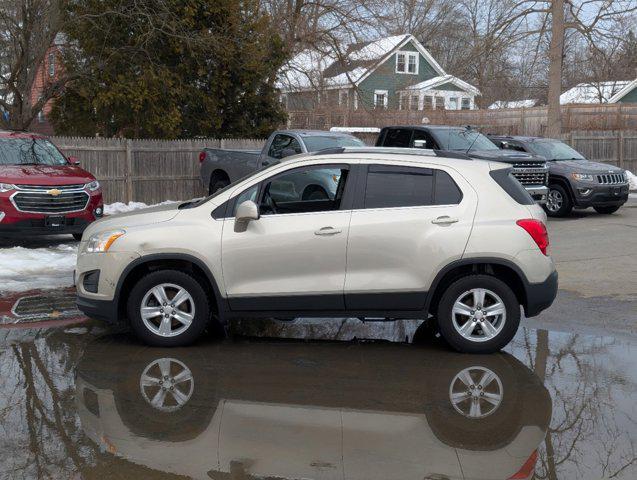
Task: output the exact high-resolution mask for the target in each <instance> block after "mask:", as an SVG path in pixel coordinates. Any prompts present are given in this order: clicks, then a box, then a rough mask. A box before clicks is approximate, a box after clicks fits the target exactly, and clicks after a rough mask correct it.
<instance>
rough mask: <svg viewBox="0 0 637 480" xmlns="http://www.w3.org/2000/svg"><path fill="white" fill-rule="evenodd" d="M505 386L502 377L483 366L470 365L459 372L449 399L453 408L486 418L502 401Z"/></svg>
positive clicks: (464, 413)
mask: <svg viewBox="0 0 637 480" xmlns="http://www.w3.org/2000/svg"><path fill="white" fill-rule="evenodd" d="M503 397H504V388H503V387H502V382H501V381H500V378H499V377H498V376H497V375H496V374H495V373H494V372H493V371H491V370H489V369H488V368H485V367H481V366H473V367H468V368H465V369H464V370H462V371H461V372H459V373H458V374H457V375H456V376H455V377H454V378H453V380H452V381H451V385H450V386H449V400H450V401H451V405H452V406H453V408H454V409H455V410H456V411H457V412H458V413H460V414H461V415H463V416H465V417H468V418H474V419H478V418H484V417H487V416H489V415H491V414H492V413H493V412H495V411H496V410H497V409H498V408H499V407H500V404H501V403H502V399H503Z"/></svg>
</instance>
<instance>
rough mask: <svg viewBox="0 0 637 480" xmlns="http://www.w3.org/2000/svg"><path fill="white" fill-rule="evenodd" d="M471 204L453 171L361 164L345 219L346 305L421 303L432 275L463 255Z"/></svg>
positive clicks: (471, 194)
mask: <svg viewBox="0 0 637 480" xmlns="http://www.w3.org/2000/svg"><path fill="white" fill-rule="evenodd" d="M361 167H363V166H361ZM476 205H477V203H476V194H475V191H474V190H473V188H471V186H470V185H469V184H468V183H467V182H466V181H465V180H464V179H463V178H462V176H461V175H459V174H458V173H457V172H456V171H455V170H452V169H449V168H446V167H436V168H434V167H424V166H423V167H421V166H405V165H403V166H398V165H383V164H370V165H368V166H367V173H366V176H365V178H364V179H361V181H360V182H359V188H358V189H357V195H356V203H355V209H354V210H353V213H352V219H351V222H350V234H349V241H348V250H347V275H346V279H345V304H346V307H347V309H348V310H354V311H369V310H382V311H389V310H420V309H422V308H423V307H424V303H425V299H426V297H427V292H428V290H429V287H430V284H431V282H432V281H433V278H434V277H435V274H436V273H437V272H438V271H439V270H440V269H441V268H442V267H443V266H444V265H446V264H448V263H450V262H452V261H453V260H457V259H459V258H461V257H462V254H463V252H464V249H465V246H466V244H467V241H468V238H469V233H470V231H471V226H472V224H473V217H474V215H475V209H476Z"/></svg>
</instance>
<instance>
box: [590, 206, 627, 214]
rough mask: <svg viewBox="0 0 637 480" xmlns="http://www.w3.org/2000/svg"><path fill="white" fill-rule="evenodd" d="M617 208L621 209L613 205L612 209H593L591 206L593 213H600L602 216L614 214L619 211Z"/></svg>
mask: <svg viewBox="0 0 637 480" xmlns="http://www.w3.org/2000/svg"><path fill="white" fill-rule="evenodd" d="M619 207H621V205H615V206H612V207H601V206H600V207H595V206H593V208H594V209H595V211H596V212H597V213H601V214H602V215H610V214H611V213H615V212H616V211H617V210H619Z"/></svg>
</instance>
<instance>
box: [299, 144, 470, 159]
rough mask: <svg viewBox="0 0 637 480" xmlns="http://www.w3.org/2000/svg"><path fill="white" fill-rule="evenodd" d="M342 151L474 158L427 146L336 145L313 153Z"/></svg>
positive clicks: (322, 153)
mask: <svg viewBox="0 0 637 480" xmlns="http://www.w3.org/2000/svg"><path fill="white" fill-rule="evenodd" d="M341 153H390V154H398V155H415V156H421V157H445V158H458V159H461V160H472V158H471V157H470V156H469V155H467V154H465V153H462V152H453V151H449V150H432V149H426V148H398V147H334V148H324V149H323V150H318V151H316V152H312V153H311V155H337V154H341Z"/></svg>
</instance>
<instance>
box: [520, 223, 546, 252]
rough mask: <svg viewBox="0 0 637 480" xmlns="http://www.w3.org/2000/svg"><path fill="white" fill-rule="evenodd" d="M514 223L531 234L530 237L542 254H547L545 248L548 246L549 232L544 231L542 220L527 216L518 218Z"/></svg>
mask: <svg viewBox="0 0 637 480" xmlns="http://www.w3.org/2000/svg"><path fill="white" fill-rule="evenodd" d="M515 223H517V224H518V225H519V226H520V227H522V228H523V229H524V230H526V233H528V234H529V235H531V238H532V239H533V241H534V242H535V243H536V244H537V246H538V248H539V249H540V251H541V252H542V253H543V254H544V255H548V254H547V253H546V249H547V248H548V246H549V234H548V232H547V231H546V226H545V225H544V224H543V223H542V222H540V221H539V220H535V219H533V218H527V219H524V220H518V221H517V222H515Z"/></svg>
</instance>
